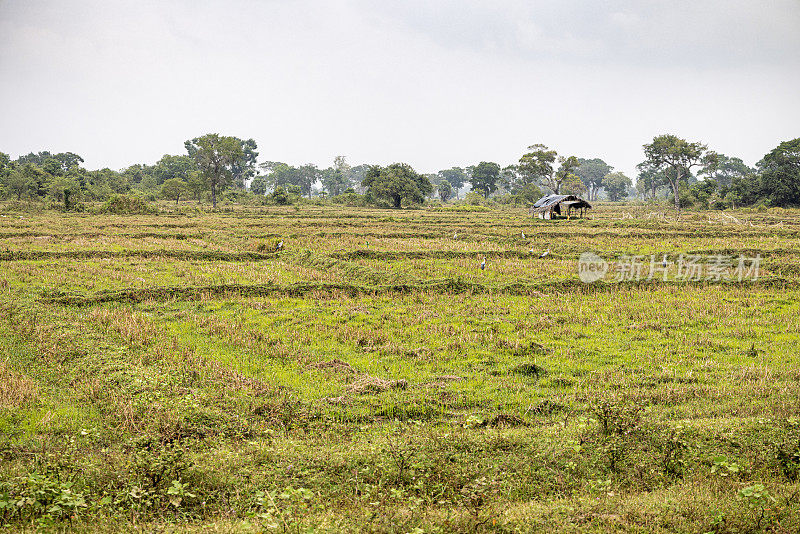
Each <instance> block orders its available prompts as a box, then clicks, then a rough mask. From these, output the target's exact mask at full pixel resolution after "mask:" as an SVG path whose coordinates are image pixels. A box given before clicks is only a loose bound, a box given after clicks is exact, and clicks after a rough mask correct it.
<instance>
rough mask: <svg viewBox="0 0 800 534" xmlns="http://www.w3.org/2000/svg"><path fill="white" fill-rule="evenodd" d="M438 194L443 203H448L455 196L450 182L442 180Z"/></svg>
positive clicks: (437, 189) (437, 190)
mask: <svg viewBox="0 0 800 534" xmlns="http://www.w3.org/2000/svg"><path fill="white" fill-rule="evenodd" d="M436 192H437V194H438V195H439V198H440V199H442V202H447V201H448V199H449V198H450V197H451V196H453V186H452V185H450V182H448V181H447V180H442V181H441V182H439V185H438V187H437V188H436Z"/></svg>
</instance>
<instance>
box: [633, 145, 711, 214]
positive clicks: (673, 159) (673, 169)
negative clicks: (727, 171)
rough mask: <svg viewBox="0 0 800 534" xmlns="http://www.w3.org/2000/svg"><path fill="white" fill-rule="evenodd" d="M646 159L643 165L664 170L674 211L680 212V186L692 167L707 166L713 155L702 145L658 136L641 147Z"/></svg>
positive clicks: (686, 178)
mask: <svg viewBox="0 0 800 534" xmlns="http://www.w3.org/2000/svg"><path fill="white" fill-rule="evenodd" d="M643 148H644V154H645V157H646V158H647V159H646V161H645V163H647V164H649V165H650V166H651V167H653V168H654V169H664V170H666V171H667V172H666V173H665V176H666V178H667V180H668V181H669V184H670V185H671V186H672V193H673V195H674V197H675V209H676V210H680V209H681V204H680V192H679V189H680V185H681V184H682V183H685V182H687V181H688V178H689V176H690V175H691V169H692V167H696V166H699V165H701V164H705V165H709V164H711V163H712V162H713V160H714V159H715V156H716V155H715V154H713V153H711V152H709V151H708V147H707V146H706V145H704V144H702V143H692V142H689V141H686V140H685V139H681V138H680V137H677V136H675V135H672V134H665V135H659V136H656V137H654V138H653V142H652V143H649V144H646V145H644V146H643Z"/></svg>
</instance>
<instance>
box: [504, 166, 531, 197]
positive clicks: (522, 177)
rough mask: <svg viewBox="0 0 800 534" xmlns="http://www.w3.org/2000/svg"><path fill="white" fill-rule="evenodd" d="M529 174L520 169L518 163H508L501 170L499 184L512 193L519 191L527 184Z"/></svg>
mask: <svg viewBox="0 0 800 534" xmlns="http://www.w3.org/2000/svg"><path fill="white" fill-rule="evenodd" d="M526 179H527V174H524V173H521V172H520V171H519V166H518V165H506V166H505V167H503V168H502V169H501V170H500V179H499V180H498V185H499V186H500V187H502V188H503V189H505V190H506V191H508V192H509V193H512V194H517V193H519V192H520V191H521V190H522V189H524V188H525V186H526V185H527V183H526Z"/></svg>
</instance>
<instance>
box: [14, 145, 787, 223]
mask: <svg viewBox="0 0 800 534" xmlns="http://www.w3.org/2000/svg"><path fill="white" fill-rule="evenodd" d="M798 145H800V140H798V139H793V140H789V141H784V142H782V143H780V144H779V145H778V146H777V147H775V148H774V149H773V150H771V151H770V152H769V153H768V154H766V155H765V156H764V158H763V159H762V160H761V161H759V162H758V164H757V165H756V167H750V166H748V165H747V164H745V163H744V162H743V161H742V160H741V159H740V158H737V157H734V156H728V155H725V154H717V153H715V152H713V151H711V150H709V149H708V148H707V147H706V145H704V144H702V143H699V142H690V141H687V140H685V139H682V138H679V137H677V136H675V135H671V134H665V135H659V136H656V137H654V138H653V141H652V143H648V144H645V145H643V149H644V153H645V160H644V161H643V162H642V163H640V164H639V165H637V171H638V174H637V179H636V191H637V193H638V195H639V196H640V197H641V198H644V199H653V200H657V199H663V198H671V199H672V200H673V201H674V202H675V204H676V206H678V207H680V206H692V207H694V208H703V209H706V208H713V209H725V208H729V207H741V206H752V205H764V206H800V171H798V168H799V167H800V155H798V153H800V148H798ZM185 146H186V151H187V152H186V154H183V155H172V154H165V155H164V156H162V157H161V158H160V159H159V160H158V161H156V162H155V163H153V164H148V163H137V164H133V165H130V166H128V167H126V168H124V169H122V170H112V169H108V168H104V169H98V170H87V169H85V168H84V167H83V166H82V164H83V163H84V160H83V158H82V157H81V156H80V155H78V154H76V153H74V152H50V151H46V150H45V151H40V152H30V153H27V154H24V155H21V156H19V157H18V158H16V159H13V158H12V157H11V156H9V155H8V154H6V153H3V152H0V197H2V198H5V199H9V200H14V201H31V202H33V201H38V202H44V204H45V206H47V205H48V203H49V205H50V206H53V207H56V208H58V209H67V210H73V209H84V208H83V204H84V202H88V201H98V200H102V201H106V200H108V199H109V198H111V197H112V196H113V195H119V194H131V195H134V196H138V197H141V198H143V199H145V200H151V201H154V200H156V199H157V198H159V197H160V198H168V199H170V200H175V201H176V202H179V201H180V199H182V198H194V199H196V200H197V201H198V202H202V201H203V200H204V199H205V198H206V197H210V198H211V201H212V203H213V204H214V206H216V203H217V200H218V196H219V194H220V192H222V191H223V190H224V189H226V188H227V187H228V186H231V185H235V186H236V188H237V190H235V191H231V192H229V193H228V194H226V195H225V197H224V198H225V201H226V202H247V201H248V200H247V198H248V197H249V194H248V193H247V192H246V190H247V188H248V187H249V190H250V192H251V193H252V194H253V195H254V196H260V197H262V199H261V200H262V201H270V202H274V203H288V202H296V201H298V200H299V197H300V196H301V195H305V196H309V197H311V196H313V195H314V194H315V192H319V194H320V195H325V196H327V197H331V198H336V197H338V196H341V195H346V198H342V199H340V200H338V201H336V200H334V201H333V202H334V203H340V204H345V203H346V204H352V205H368V204H369V203H370V202H375V201H377V202H381V203H383V202H385V203H389V204H390V205H392V206H401V205H403V204H404V203H411V202H423V201H424V199H425V198H426V197H428V196H432V195H434V191H435V196H436V197H438V198H440V199H442V200H445V201H447V200H449V199H450V198H451V197H453V196H456V198H458V196H459V190H460V189H463V188H464V186H465V184H466V183H469V184H470V185H471V186H472V189H473V191H474V195H472V197H471V198H470V200H469V201H470V202H476V201H477V202H482V200H481V197H483V199H487V198H489V197H491V196H492V195H493V194H496V193H501V195H500V196H498V198H497V201H498V202H502V203H514V204H519V203H524V204H530V203H532V202H535V201H536V200H537V199H538V198H540V197H541V195H542V191H543V190H544V188H545V187H546V188H547V189H549V190H551V191H553V192H558V193H567V194H578V195H582V194H587V195H588V197H589V199H596V198H597V196H598V193H599V192H600V191H601V190H605V191H606V193H607V194H608V197H609V199H611V200H619V199H624V198H625V197H626V195H627V194H629V192H630V187H631V186H630V184H629V180H628V179H627V178H626V177H624V175H620V174H619V173H614V172H611V170H612V167H611V165H609V164H607V163H606V162H605V161H603V160H602V159H600V158H592V159H581V158H576V157H572V156H570V157H564V156H559V155H558V154H557V152H556V151H555V150H551V149H550V148H548V147H547V146H546V145H543V144H536V145H531V146H530V147H528V150H527V152H526V153H525V154H524V155H523V156H522V157H521V158H520V159H519V162H518V163H517V164H512V165H506V166H505V167H502V168H501V166H500V165H498V164H497V163H493V162H486V161H483V162H481V163H479V164H477V165H474V166H471V167H468V168H466V169H465V168H462V167H450V168H448V169H443V170H440V171H438V172H437V173H435V174H427V175H423V174H419V173H416V172H415V171H414V170H413V169H412V168H411V167H410V166H408V165H404V164H399V163H397V164H393V165H389V166H387V167H381V166H374V165H368V164H360V165H355V166H351V165H350V164H349V163H348V162H347V159H346V158H345V157H344V156H337V157H336V158H335V159H334V161H333V164H332V165H330V166H329V167H327V168H318V167H317V166H316V165H314V164H312V163H307V164H305V165H299V166H293V165H290V164H287V163H282V162H277V161H266V162H262V163H261V164H260V165H258V166H256V160H257V157H258V152H257V144H256V142H255V141H254V140H252V139H247V140H243V139H241V138H238V137H225V136H220V135H218V134H209V135H206V136H202V137H198V138H195V139H192V140H189V141H186V143H185ZM256 169H259V170H260V172H259V173H256ZM694 173H696V174H697V176H695V174H694ZM320 185H321V188H320ZM434 185H435V186H436V187H435V188H434ZM540 186H541V187H542V188H543V189H540V188H539V187H540ZM239 188H244V189H239ZM365 192H366V193H368V194H363V193H365ZM270 193H271V194H270ZM357 193H360V194H357ZM263 197H266V198H263Z"/></svg>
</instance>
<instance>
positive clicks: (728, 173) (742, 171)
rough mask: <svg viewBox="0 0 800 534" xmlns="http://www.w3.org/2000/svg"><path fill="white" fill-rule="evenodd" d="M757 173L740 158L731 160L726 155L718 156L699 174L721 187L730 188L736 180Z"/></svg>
mask: <svg viewBox="0 0 800 534" xmlns="http://www.w3.org/2000/svg"><path fill="white" fill-rule="evenodd" d="M754 173H755V169H752V168H750V167H748V166H747V165H745V163H744V162H743V161H742V160H741V159H739V158H730V157H728V156H726V155H725V154H717V155H716V158H711V159H710V160H709V161H708V162H706V165H705V166H704V167H703V168H701V169H700V171H699V174H701V175H705V176H706V177H708V178H710V179H712V180H715V181H716V182H717V183H718V184H719V185H720V186H723V187H730V186H731V184H732V183H733V179H734V178H744V177H745V176H749V175H751V174H754Z"/></svg>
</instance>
